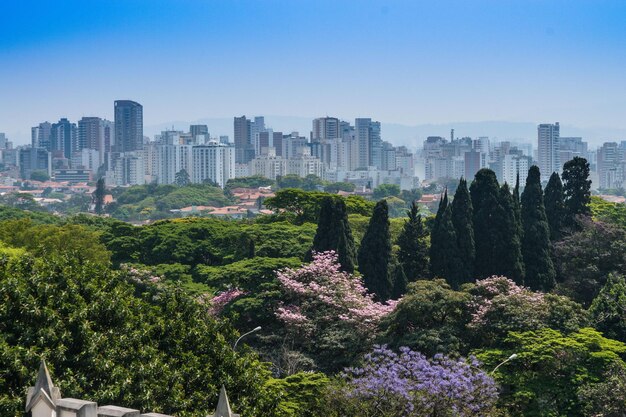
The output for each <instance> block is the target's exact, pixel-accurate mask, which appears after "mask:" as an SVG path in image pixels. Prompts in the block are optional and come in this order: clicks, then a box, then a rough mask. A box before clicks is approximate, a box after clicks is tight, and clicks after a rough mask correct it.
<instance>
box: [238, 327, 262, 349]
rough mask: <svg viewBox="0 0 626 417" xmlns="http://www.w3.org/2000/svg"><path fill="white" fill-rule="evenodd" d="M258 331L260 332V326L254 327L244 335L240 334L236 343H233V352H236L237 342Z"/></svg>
mask: <svg viewBox="0 0 626 417" xmlns="http://www.w3.org/2000/svg"><path fill="white" fill-rule="evenodd" d="M259 330H261V326H257V327H255V328H254V329H252V330H250V331H249V332H248V333H244V334H242V335H241V336H239V339H237V341H236V342H235V344H234V345H233V351H236V350H237V343H239V341H240V340H241V339H243V338H244V337H246V336H247V335H249V334H252V333H254V332H258V331H259Z"/></svg>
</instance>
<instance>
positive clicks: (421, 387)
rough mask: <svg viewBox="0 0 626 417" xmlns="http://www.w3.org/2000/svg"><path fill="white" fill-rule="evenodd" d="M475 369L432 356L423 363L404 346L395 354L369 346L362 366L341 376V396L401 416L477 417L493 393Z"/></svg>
mask: <svg viewBox="0 0 626 417" xmlns="http://www.w3.org/2000/svg"><path fill="white" fill-rule="evenodd" d="M478 366H480V363H479V362H478V361H476V359H475V358H469V362H468V361H466V360H464V359H462V358H460V359H451V358H449V357H446V356H444V355H441V354H438V355H435V356H434V357H433V358H432V359H428V358H426V357H425V356H424V355H422V354H421V353H419V352H415V351H412V350H411V349H409V348H407V347H402V348H400V352H399V353H395V352H393V351H391V350H389V349H388V348H387V347H386V346H375V347H374V350H373V351H372V352H371V353H369V354H367V355H366V356H365V358H364V363H363V366H362V367H360V368H348V369H346V370H345V371H344V373H343V374H342V378H343V379H344V380H345V381H346V382H347V383H346V386H345V388H343V392H342V393H341V394H343V395H345V396H347V397H349V398H355V399H358V400H359V401H362V402H364V403H367V402H371V403H374V404H377V406H378V407H380V406H381V404H384V406H386V407H394V408H399V411H400V412H401V413H402V415H405V416H423V415H449V414H450V415H455V416H473V415H480V414H481V413H484V412H485V411H486V410H488V409H489V408H491V407H492V406H493V405H494V403H495V401H496V399H497V389H496V386H495V383H494V380H493V379H492V378H491V377H490V376H489V375H487V373H485V372H484V371H482V370H480V369H479V368H478Z"/></svg>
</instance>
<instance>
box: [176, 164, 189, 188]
mask: <svg viewBox="0 0 626 417" xmlns="http://www.w3.org/2000/svg"><path fill="white" fill-rule="evenodd" d="M174 184H176V185H177V186H179V187H185V186H187V185H189V184H191V179H190V178H189V173H188V172H187V170H186V169H184V168H183V169H181V170H180V171H178V172H177V173H176V175H175V176H174Z"/></svg>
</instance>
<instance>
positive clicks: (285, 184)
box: [276, 174, 323, 191]
mask: <svg viewBox="0 0 626 417" xmlns="http://www.w3.org/2000/svg"><path fill="white" fill-rule="evenodd" d="M322 184H323V181H322V179H321V178H320V177H318V176H317V175H313V174H309V175H307V176H306V177H304V178H302V177H300V176H299V175H296V174H288V175H285V176H279V177H277V178H276V185H277V186H278V188H279V189H282V188H298V189H300V190H304V191H316V190H317V189H318V187H321V186H322Z"/></svg>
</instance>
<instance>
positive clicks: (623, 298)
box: [589, 274, 626, 342]
mask: <svg viewBox="0 0 626 417" xmlns="http://www.w3.org/2000/svg"><path fill="white" fill-rule="evenodd" d="M589 313H591V318H592V320H593V324H594V326H593V327H595V328H596V329H598V330H600V331H601V332H602V333H604V336H605V337H608V338H611V339H616V340H619V341H622V342H624V341H626V280H624V276H622V275H618V274H609V276H608V279H607V280H606V283H605V284H604V286H603V287H602V289H601V290H600V293H599V294H598V296H597V297H596V298H595V299H594V300H593V303H591V307H590V308H589Z"/></svg>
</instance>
